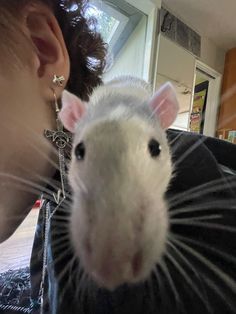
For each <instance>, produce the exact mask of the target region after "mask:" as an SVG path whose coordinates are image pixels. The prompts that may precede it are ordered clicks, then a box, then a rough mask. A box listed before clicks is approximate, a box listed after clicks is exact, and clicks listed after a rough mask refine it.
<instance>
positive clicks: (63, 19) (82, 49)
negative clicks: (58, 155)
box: [0, 0, 107, 101]
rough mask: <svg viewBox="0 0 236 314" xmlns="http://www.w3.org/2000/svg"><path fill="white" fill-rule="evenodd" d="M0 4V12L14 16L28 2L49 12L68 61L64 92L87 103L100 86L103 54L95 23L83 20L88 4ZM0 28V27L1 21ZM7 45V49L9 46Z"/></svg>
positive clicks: (75, 0)
mask: <svg viewBox="0 0 236 314" xmlns="http://www.w3.org/2000/svg"><path fill="white" fill-rule="evenodd" d="M0 1H1V4H0V11H1V10H4V9H6V10H7V11H8V12H11V13H12V14H13V15H14V16H15V15H16V14H17V13H18V12H19V11H21V9H22V8H23V7H24V6H25V5H26V4H27V3H29V2H39V3H43V4H45V5H47V6H48V7H50V8H51V10H52V11H53V13H54V15H55V17H56V18H57V20H58V23H59V25H60V27H61V30H62V33H63V37H64V40H65V43H66V46H67V50H68V54H69V58H70V65H71V66H70V67H71V68H70V77H69V80H68V83H67V86H66V88H67V89H68V90H69V91H70V92H72V93H74V94H76V95H77V96H79V97H80V98H81V99H82V100H85V101H87V100H88V98H89V95H90V94H91V92H92V90H93V88H94V87H96V86H97V85H99V84H101V82H102V74H103V71H104V68H105V63H106V62H105V58H106V50H107V49H106V45H105V43H104V42H103V40H102V38H101V35H100V34H99V33H98V32H97V31H96V20H95V19H94V18H88V17H86V14H85V13H86V9H87V8H88V5H89V4H88V1H87V0H0ZM9 24H10V25H9ZM0 26H2V25H1V21H0ZM2 27H3V26H2ZM8 27H9V28H14V25H13V24H12V23H8ZM7 44H8V46H9V43H7Z"/></svg>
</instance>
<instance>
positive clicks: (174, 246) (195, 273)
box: [167, 234, 212, 312]
mask: <svg viewBox="0 0 236 314" xmlns="http://www.w3.org/2000/svg"><path fill="white" fill-rule="evenodd" d="M168 238H169V240H167V244H168V245H169V246H170V247H171V248H172V249H173V250H174V251H175V254H176V255H177V256H178V257H179V258H180V260H182V262H183V263H184V264H185V265H186V266H187V267H188V268H189V270H191V271H192V272H193V274H194V275H195V277H196V278H198V280H199V283H200V284H201V287H202V288H203V285H202V281H203V278H202V277H201V276H200V275H199V273H198V271H197V270H196V268H195V267H194V266H193V265H192V263H190V261H188V259H187V258H186V257H185V256H184V255H183V254H182V253H181V252H180V250H179V249H178V248H177V247H176V245H174V243H173V242H172V241H171V240H172V239H173V237H172V236H171V234H170V235H169V237H168ZM195 289H196V290H197V287H196V288H195ZM202 290H203V289H202ZM194 291H195V290H194ZM195 293H196V291H195ZM198 296H199V298H200V299H201V300H202V302H203V303H204V304H205V306H206V308H207V309H208V310H209V311H210V312H212V309H211V307H210V304H209V302H208V300H207V299H205V298H204V296H203V295H202V294H201V293H200V292H199V294H198ZM205 297H206V298H207V296H206V294H205Z"/></svg>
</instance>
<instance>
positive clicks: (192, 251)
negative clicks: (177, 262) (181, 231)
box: [172, 238, 236, 293]
mask: <svg viewBox="0 0 236 314" xmlns="http://www.w3.org/2000/svg"><path fill="white" fill-rule="evenodd" d="M172 241H173V242H175V243H176V244H177V245H178V246H179V247H181V248H182V249H183V250H185V252H188V253H189V254H191V255H192V256H194V257H195V258H196V259H197V260H198V261H200V262H201V263H202V264H203V265H205V266H206V267H208V268H209V269H210V270H211V271H212V272H213V273H214V274H215V275H217V277H218V278H220V279H221V280H222V281H223V282H224V283H225V284H227V286H228V287H229V288H230V289H231V290H232V291H233V292H234V293H236V282H235V281H234V280H233V279H231V278H230V277H229V276H228V275H227V274H226V273H225V272H223V271H222V270H221V269H219V268H218V267H217V266H216V265H215V264H213V263H212V262H210V261H209V260H208V259H207V258H206V257H204V256H203V255H202V254H201V253H199V252H197V251H196V250H195V249H193V248H191V247H190V246H189V245H188V244H185V243H183V242H181V241H179V240H177V239H175V238H172Z"/></svg>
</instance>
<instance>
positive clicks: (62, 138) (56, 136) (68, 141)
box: [44, 75, 72, 215]
mask: <svg viewBox="0 0 236 314" xmlns="http://www.w3.org/2000/svg"><path fill="white" fill-rule="evenodd" d="M52 81H53V84H54V85H56V86H57V87H60V88H61V87H63V82H64V81H65V78H64V76H57V75H54V76H53V80H52ZM52 92H53V97H54V105H55V112H56V123H57V130H55V131H50V130H45V131H44V135H45V137H46V138H47V139H49V140H50V141H51V142H52V143H53V144H54V145H55V146H56V148H57V150H58V161H59V169H60V177H61V188H60V189H58V191H57V194H55V193H54V194H53V196H54V200H55V202H56V204H57V207H56V208H55V210H54V211H53V213H52V215H53V214H54V212H55V211H56V209H57V208H58V207H59V206H60V205H61V204H62V202H63V201H64V200H65V198H66V190H67V189H68V183H67V178H66V165H65V155H66V149H71V147H72V136H71V134H70V133H69V132H65V131H64V129H63V124H62V122H61V120H60V118H59V112H60V109H59V105H58V101H57V96H56V93H55V89H52Z"/></svg>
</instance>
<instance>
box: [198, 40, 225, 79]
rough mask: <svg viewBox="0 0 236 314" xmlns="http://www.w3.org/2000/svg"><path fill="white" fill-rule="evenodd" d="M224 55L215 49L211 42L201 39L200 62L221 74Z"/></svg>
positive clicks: (221, 51)
mask: <svg viewBox="0 0 236 314" xmlns="http://www.w3.org/2000/svg"><path fill="white" fill-rule="evenodd" d="M225 53H226V52H225V51H224V50H223V49H221V48H219V47H217V46H216V45H215V44H214V43H213V42H212V41H211V40H209V39H207V38H206V37H202V41H201V58H200V61H202V62H203V63H205V64H207V65H208V66H210V67H211V68H213V69H214V70H215V71H217V72H219V73H221V74H223V72H224V63H225Z"/></svg>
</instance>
